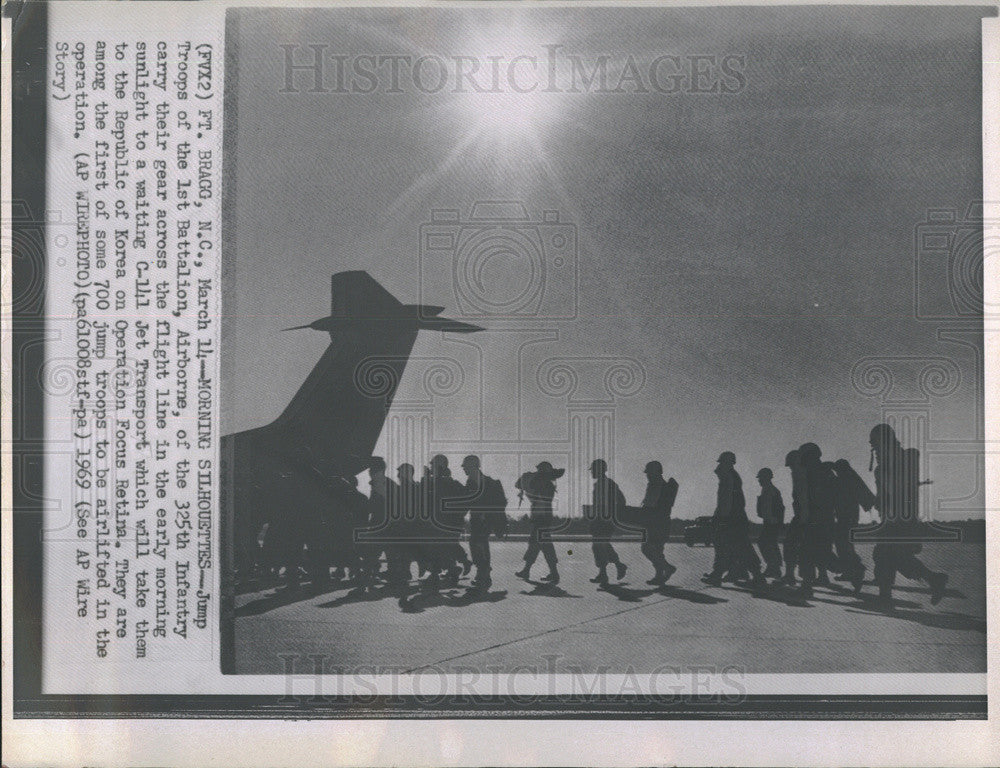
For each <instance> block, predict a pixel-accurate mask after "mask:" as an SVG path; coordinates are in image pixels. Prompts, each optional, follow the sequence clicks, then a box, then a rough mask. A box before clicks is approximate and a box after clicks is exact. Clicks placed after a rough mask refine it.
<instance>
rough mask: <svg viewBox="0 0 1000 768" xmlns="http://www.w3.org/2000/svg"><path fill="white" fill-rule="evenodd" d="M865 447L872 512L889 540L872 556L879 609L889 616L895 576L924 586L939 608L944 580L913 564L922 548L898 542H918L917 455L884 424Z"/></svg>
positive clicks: (917, 561)
mask: <svg viewBox="0 0 1000 768" xmlns="http://www.w3.org/2000/svg"><path fill="white" fill-rule="evenodd" d="M868 443H869V445H870V446H871V450H872V464H873V465H874V472H875V494H874V495H875V506H876V507H877V508H878V510H879V512H880V513H881V516H882V524H881V526H880V529H881V532H882V533H883V534H885V536H886V537H887V538H888V539H890V540H889V541H884V542H879V543H878V544H876V545H875V549H874V550H873V551H872V559H873V560H874V561H875V583H876V584H878V589H879V599H880V600H881V602H882V607H883V608H884V609H885V610H886V611H891V610H892V587H893V585H894V584H895V581H896V574H897V573H900V574H902V575H903V576H905V577H906V578H908V579H915V580H918V579H919V580H923V581H926V582H927V584H928V585H929V586H930V589H931V605H937V604H938V603H939V602H940V601H941V598H942V597H944V594H945V587H946V585H947V583H948V574H946V573H943V572H935V571H932V570H931V569H930V568H928V567H927V566H926V565H924V564H923V563H922V562H921V561H920V559H919V558H917V554H919V553H920V551H921V549H922V548H923V545H922V544H921V543H920V542H918V541H900V540H899V539H906V538H910V539H915V538H917V537H918V536H919V530H920V520H919V518H918V515H917V493H918V490H919V486H920V484H921V483H920V480H919V470H920V454H919V452H918V451H917V449H916V448H908V449H904V448H903V446H902V445H901V444H900V442H899V440H898V439H897V437H896V432H895V430H893V428H892V427H890V426H889V425H888V424H878V425H876V426H875V427H874V428H873V429H872V431H871V432H870V433H869V435H868ZM893 539H895V540H893Z"/></svg>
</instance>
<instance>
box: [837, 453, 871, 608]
mask: <svg viewBox="0 0 1000 768" xmlns="http://www.w3.org/2000/svg"><path fill="white" fill-rule="evenodd" d="M833 468H834V471H836V473H837V523H836V525H835V527H834V529H833V545H834V547H835V548H836V550H837V560H838V562H839V563H840V568H841V574H840V576H838V577H837V578H838V579H839V580H841V581H849V582H851V586H853V587H854V591H855V593H858V592H861V586H862V585H863V584H864V579H865V566H864V564H863V563H862V562H861V558H860V557H859V556H858V553H857V551H856V550H855V549H854V543H853V542H852V541H851V531H852V530H853V529H854V528H857V527H858V523H859V522H860V521H861V509H862V508H864V509H865V511H869V510H871V508H872V507H873V506H875V496H874V495H873V494H872V492H871V491H870V490H869V489H868V486H867V485H865V481H864V480H862V479H861V477H859V476H858V473H857V472H855V471H854V467H852V466H851V465H850V462H848V461H847V459H838V460H837V461H835V462H834V463H833Z"/></svg>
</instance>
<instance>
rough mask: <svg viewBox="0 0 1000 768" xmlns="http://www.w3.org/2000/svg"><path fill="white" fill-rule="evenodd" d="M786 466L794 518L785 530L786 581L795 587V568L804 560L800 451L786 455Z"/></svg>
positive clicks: (802, 482)
mask: <svg viewBox="0 0 1000 768" xmlns="http://www.w3.org/2000/svg"><path fill="white" fill-rule="evenodd" d="M785 466H786V467H788V472H789V474H790V475H791V478H792V519H791V522H789V523H788V529H787V530H786V531H785V578H784V582H785V584H787V585H788V586H790V587H794V586H795V585H796V581H795V569H796V567H799V566H800V563H801V560H802V514H801V510H802V505H801V504H800V502H799V498H800V496H802V494H804V493H805V475H804V474H803V472H802V463H801V462H800V461H799V452H798V451H789V452H788V454H787V455H786V456H785ZM799 575H800V576H801V575H802V572H801V567H799Z"/></svg>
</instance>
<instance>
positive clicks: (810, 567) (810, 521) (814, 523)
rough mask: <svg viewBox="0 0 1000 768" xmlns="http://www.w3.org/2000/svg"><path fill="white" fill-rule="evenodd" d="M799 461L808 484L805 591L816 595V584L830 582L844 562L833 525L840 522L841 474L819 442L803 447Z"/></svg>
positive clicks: (803, 504)
mask: <svg viewBox="0 0 1000 768" xmlns="http://www.w3.org/2000/svg"><path fill="white" fill-rule="evenodd" d="M798 454H799V464H800V468H801V472H802V476H803V478H804V481H805V487H804V488H803V489H802V493H801V494H800V495H799V505H800V511H801V515H802V555H801V559H800V563H799V570H800V571H801V572H802V591H803V594H804V595H805V596H806V597H809V596H810V595H811V594H812V589H813V585H814V584H816V583H817V582H818V583H821V584H829V578H828V577H827V575H826V574H827V571H834V572H836V571H838V570H839V569H840V564H839V563H838V561H837V557H836V555H835V554H834V552H833V527H834V524H835V522H836V501H837V476H836V474H835V473H834V472H833V465H832V464H830V463H828V462H827V463H824V462H823V461H822V455H823V454H822V453H821V451H820V449H819V446H818V445H816V443H804V444H803V445H801V446H799V451H798Z"/></svg>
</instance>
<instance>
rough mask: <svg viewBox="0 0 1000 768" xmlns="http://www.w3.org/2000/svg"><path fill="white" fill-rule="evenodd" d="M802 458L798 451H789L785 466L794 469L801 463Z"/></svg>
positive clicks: (786, 455)
mask: <svg viewBox="0 0 1000 768" xmlns="http://www.w3.org/2000/svg"><path fill="white" fill-rule="evenodd" d="M800 460H801V459H800V456H799V452H798V451H789V452H788V453H786V454H785V466H786V467H794V466H795V465H796V464H798V463H799V461H800Z"/></svg>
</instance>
